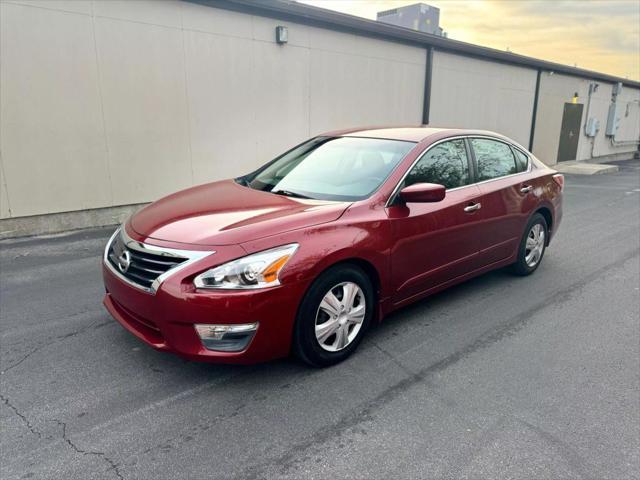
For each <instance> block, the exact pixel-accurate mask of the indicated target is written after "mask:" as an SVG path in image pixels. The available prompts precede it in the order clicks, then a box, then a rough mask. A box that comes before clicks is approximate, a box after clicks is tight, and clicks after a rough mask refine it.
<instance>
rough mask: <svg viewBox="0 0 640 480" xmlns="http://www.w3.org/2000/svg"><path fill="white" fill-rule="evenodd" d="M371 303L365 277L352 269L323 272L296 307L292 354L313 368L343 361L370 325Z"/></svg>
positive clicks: (370, 292)
mask: <svg viewBox="0 0 640 480" xmlns="http://www.w3.org/2000/svg"><path fill="white" fill-rule="evenodd" d="M374 301H375V295H374V292H373V286H372V285H371V281H370V280H369V277H368V276H367V275H366V274H365V273H364V272H363V271H362V270H361V269H360V268H358V267H356V266H355V265H339V266H336V267H333V268H331V269H329V270H327V271H326V272H324V273H323V274H322V275H320V277H318V279H317V280H316V281H315V282H313V284H312V285H311V287H310V288H309V291H308V292H307V294H306V295H305V297H304V299H303V300H302V304H301V305H300V308H299V311H298V316H297V319H296V326H295V330H294V338H293V350H294V352H295V354H296V355H297V356H298V358H300V359H301V360H302V361H304V362H306V363H308V364H309V365H312V366H315V367H326V366H329V365H334V364H336V363H338V362H341V361H342V360H344V359H346V358H347V357H348V356H349V355H351V354H352V353H353V351H354V350H355V349H356V348H357V346H358V344H359V343H360V341H361V340H362V337H363V336H364V332H365V331H366V330H367V328H368V326H369V324H370V323H371V318H372V317H373V311H374V308H375V307H374Z"/></svg>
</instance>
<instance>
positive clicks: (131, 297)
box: [102, 263, 307, 364]
mask: <svg viewBox="0 0 640 480" xmlns="http://www.w3.org/2000/svg"><path fill="white" fill-rule="evenodd" d="M196 268H197V267H192V268H190V269H185V271H184V272H182V271H181V272H179V273H177V274H176V275H173V276H171V277H169V278H167V279H166V280H165V281H164V282H163V283H162V285H161V286H160V287H159V288H158V290H157V291H156V293H155V295H153V294H150V293H147V292H144V291H141V290H139V289H137V288H134V287H132V286H131V285H128V284H127V283H125V282H124V281H122V280H121V279H120V278H118V277H117V276H116V275H114V274H113V273H112V272H111V271H110V269H109V268H107V266H106V265H104V263H103V266H102V270H103V278H104V284H105V288H106V294H105V297H104V301H103V303H104V305H105V307H106V309H107V310H108V311H109V313H110V314H111V315H112V316H113V317H114V318H115V319H116V320H117V321H118V322H119V323H120V324H121V325H122V326H123V327H124V328H125V329H127V330H128V331H129V332H131V333H132V334H133V335H135V336H136V337H138V338H139V339H140V340H142V341H143V342H145V343H147V344H148V345H150V346H151V347H153V348H155V349H157V350H163V351H168V352H173V353H175V354H177V355H179V356H181V357H184V358H187V359H190V360H198V361H207V362H217V363H238V364H251V363H257V362H264V361H267V360H271V359H275V358H280V357H285V356H287V355H288V354H289V350H290V347H291V338H292V332H293V326H294V322H295V317H296V313H297V308H298V305H299V303H300V300H301V298H302V296H303V294H304V291H305V290H306V286H307V285H306V284H304V283H302V282H300V283H294V284H286V285H279V286H277V287H272V288H268V289H264V290H224V291H206V292H203V291H200V290H196V289H195V288H193V284H192V277H193V276H194V274H195V271H194V269H196ZM254 322H258V329H257V331H256V333H255V335H254V336H253V338H252V339H251V342H250V343H249V345H248V346H247V347H246V349H245V350H243V351H241V352H221V351H214V350H208V349H206V348H205V347H204V346H203V344H202V341H201V340H200V337H199V336H198V334H197V333H196V330H195V328H194V324H246V323H254Z"/></svg>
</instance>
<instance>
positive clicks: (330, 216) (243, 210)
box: [130, 180, 350, 245]
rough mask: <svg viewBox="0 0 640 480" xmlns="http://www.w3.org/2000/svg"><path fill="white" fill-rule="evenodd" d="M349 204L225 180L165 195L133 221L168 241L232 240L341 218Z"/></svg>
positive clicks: (138, 227)
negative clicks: (258, 188)
mask: <svg viewBox="0 0 640 480" xmlns="http://www.w3.org/2000/svg"><path fill="white" fill-rule="evenodd" d="M349 205H350V204H349V203H345V202H330V201H321V200H305V199H297V198H291V197H285V196H282V195H275V194H272V193H268V192H262V191H259V190H254V189H252V188H248V187H243V186H242V185H239V184H237V183H236V182H234V181H233V180H224V181H221V182H214V183H209V184H205V185H200V186H197V187H192V188H189V189H187V190H183V191H181V192H177V193H174V194H173V195H169V196H168V197H164V198H162V199H160V200H158V201H156V202H154V203H152V204H150V205H148V206H147V207H145V208H143V209H142V210H140V211H139V212H138V213H136V214H135V215H134V216H133V217H132V218H131V222H130V226H131V228H132V229H133V230H134V231H135V232H136V233H138V234H139V235H141V236H143V237H145V238H150V239H156V240H162V241H166V242H177V243H187V244H195V245H234V244H239V243H243V242H247V241H249V240H256V239H258V238H263V237H267V236H270V235H275V234H278V233H283V232H287V231H290V230H296V229H299V228H304V227H310V226H312V225H318V224H320V223H326V222H331V221H333V220H336V219H338V218H339V217H340V216H341V215H342V213H343V212H344V211H345V210H346V209H347V207H348V206H349Z"/></svg>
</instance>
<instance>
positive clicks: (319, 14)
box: [184, 0, 640, 88]
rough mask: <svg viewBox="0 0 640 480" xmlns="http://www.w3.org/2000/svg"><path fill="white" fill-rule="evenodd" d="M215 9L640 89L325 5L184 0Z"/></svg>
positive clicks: (617, 79) (286, 0)
mask: <svg viewBox="0 0 640 480" xmlns="http://www.w3.org/2000/svg"><path fill="white" fill-rule="evenodd" d="M184 1H187V2H191V3H197V4H200V5H205V6H209V7H214V8H222V9H225V10H233V11H236V12H242V13H248V14H252V15H258V16H263V17H270V18H275V19H280V20H288V21H291V22H296V23H301V24H304V25H310V26H314V27H321V28H327V29H330V30H337V31H341V32H347V33H352V34H353V33H355V34H359V35H363V36H367V37H373V38H379V39H384V40H389V41H393V42H398V43H404V44H407V45H412V46H419V47H432V48H434V49H435V50H436V51H441V52H447V53H455V54H458V55H463V56H467V57H473V58H478V59H483V60H491V61H497V62H500V63H506V64H509V65H516V66H520V67H528V68H532V69H536V70H545V71H552V72H555V73H561V74H565V75H570V76H573V77H580V78H585V79H591V80H600V81H603V82H610V83H617V82H621V83H622V84H623V85H626V86H629V87H634V88H640V82H637V81H634V80H629V79H627V78H621V77H617V76H615V75H608V74H606V73H600V72H594V71H591V70H585V69H582V68H577V67H571V66H569V65H563V64H561V63H554V62H548V61H546V60H539V59H537V58H533V57H527V56H525V55H518V54H516V53H512V52H505V51H502V50H496V49H494V48H488V47H482V46H479V45H474V44H471V43H466V42H461V41H458V40H452V39H450V38H444V37H440V36H438V35H432V34H429V33H423V32H418V31H415V30H410V29H407V28H402V27H397V26H395V25H389V24H386V23H382V22H378V21H375V20H369V19H366V18H361V17H356V16H354V15H348V14H345V13H341V12H335V11H333V10H327V9H325V8H319V7H313V6H311V5H306V4H302V3H298V2H295V1H293V0H184Z"/></svg>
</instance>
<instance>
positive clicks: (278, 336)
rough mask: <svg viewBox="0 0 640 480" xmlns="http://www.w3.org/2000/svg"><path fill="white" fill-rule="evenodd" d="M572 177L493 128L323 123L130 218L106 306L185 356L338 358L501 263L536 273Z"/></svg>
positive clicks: (115, 247)
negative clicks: (407, 310)
mask: <svg viewBox="0 0 640 480" xmlns="http://www.w3.org/2000/svg"><path fill="white" fill-rule="evenodd" d="M563 185H564V177H563V176H562V175H560V174H558V173H557V172H556V171H554V170H552V169H550V168H548V167H547V166H545V165H544V164H543V163H542V162H541V161H540V160H538V159H537V158H536V157H535V156H534V155H532V154H531V153H530V152H528V151H527V150H526V149H524V148H523V147H522V146H520V145H519V144H518V143H516V142H514V141H513V140H510V139H509V138H506V137H504V136H502V135H499V134H496V133H492V132H487V131H476V130H454V129H437V128H427V127H415V128H377V129H354V130H347V131H338V132H331V133H327V134H324V135H320V136H317V137H315V138H312V139H310V140H308V141H306V142H304V143H302V144H300V145H298V146H296V147H294V148H292V149H291V150H289V151H288V152H286V153H284V154H283V155H281V156H279V157H277V158H276V159H275V160H273V161H271V162H269V163H267V164H266V165H264V166H263V167H261V168H259V169H258V170H256V171H254V172H252V173H249V174H247V175H244V176H241V177H238V178H235V179H230V180H223V181H218V182H213V183H208V184H205V185H200V186H196V187H192V188H189V189H187V190H184V191H181V192H178V193H174V194H173V195H169V196H168V197H165V198H162V199H160V200H158V201H156V202H154V203H152V204H150V205H149V206H147V207H145V208H143V209H142V210H140V211H139V212H138V213H136V214H135V215H133V216H132V217H131V218H129V219H128V220H127V221H126V222H125V224H123V225H122V226H121V227H120V228H118V229H117V230H116V232H115V233H114V234H113V236H112V237H111V238H110V240H109V241H108V244H107V246H106V248H105V252H104V258H103V276H104V283H105V288H106V294H105V297H104V305H105V306H106V308H107V310H108V311H109V312H110V314H111V315H112V316H113V317H114V318H115V319H116V320H117V321H118V322H119V323H120V324H122V326H123V327H124V328H126V329H127V330H128V331H129V332H131V333H132V334H133V335H135V336H137V337H138V338H139V339H141V340H142V341H143V342H146V343H147V344H149V345H151V346H152V347H153V348H156V349H158V350H164V351H169V352H173V353H175V354H178V355H180V356H182V357H185V358H188V359H193V360H204V361H212V362H225V363H254V362H262V361H266V360H270V359H274V358H279V357H284V356H287V355H289V354H290V353H293V354H295V355H296V356H297V357H298V358H300V359H301V360H303V361H304V362H306V363H308V364H310V365H314V366H328V365H332V364H335V363H337V362H340V361H342V360H344V359H345V358H347V357H348V356H349V355H351V354H352V353H353V352H354V350H356V348H357V347H358V344H359V343H360V342H361V340H362V338H363V337H364V335H365V334H366V332H367V330H368V328H369V327H370V326H371V325H372V324H374V323H375V322H380V321H382V319H383V318H384V317H385V316H386V315H387V314H389V312H391V311H393V310H395V309H398V308H400V307H402V306H404V305H407V304H409V303H411V302H415V301H416V300H419V299H421V298H424V297H426V296H428V295H431V294H433V293H435V292H438V291H441V290H443V289H445V288H447V287H449V286H451V285H454V284H457V283H460V282H462V281H465V280H467V279H469V278H472V277H475V276H477V275H481V274H482V273H485V272H487V271H489V270H493V269H496V268H501V267H507V266H508V267H509V268H510V269H511V270H512V271H513V272H514V273H515V274H517V275H529V274H531V273H533V272H534V271H535V270H536V269H537V268H538V266H539V265H540V262H542V259H543V257H544V253H545V249H546V248H547V246H548V245H549V242H550V240H551V239H552V238H553V236H554V234H555V233H556V232H557V231H558V226H559V225H560V221H561V218H562V190H563Z"/></svg>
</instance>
